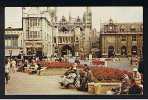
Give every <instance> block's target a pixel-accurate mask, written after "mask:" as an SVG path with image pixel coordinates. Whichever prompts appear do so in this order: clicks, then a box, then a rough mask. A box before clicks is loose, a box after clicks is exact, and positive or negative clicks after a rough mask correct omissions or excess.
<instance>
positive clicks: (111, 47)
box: [108, 46, 115, 57]
mask: <svg viewBox="0 0 148 100" xmlns="http://www.w3.org/2000/svg"><path fill="white" fill-rule="evenodd" d="M114 55H115V53H114V47H113V46H109V47H108V57H114Z"/></svg>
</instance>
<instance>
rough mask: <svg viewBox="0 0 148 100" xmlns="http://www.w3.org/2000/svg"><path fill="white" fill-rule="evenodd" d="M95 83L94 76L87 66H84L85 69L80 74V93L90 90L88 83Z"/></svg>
mask: <svg viewBox="0 0 148 100" xmlns="http://www.w3.org/2000/svg"><path fill="white" fill-rule="evenodd" d="M90 82H94V77H93V74H92V72H91V70H90V68H89V67H88V65H87V64H84V69H83V70H82V71H81V74H80V88H79V90H80V91H87V90H88V83H90Z"/></svg>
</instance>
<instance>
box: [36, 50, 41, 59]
mask: <svg viewBox="0 0 148 100" xmlns="http://www.w3.org/2000/svg"><path fill="white" fill-rule="evenodd" d="M36 57H39V58H42V57H43V51H42V48H37V49H36Z"/></svg>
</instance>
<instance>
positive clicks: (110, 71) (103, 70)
mask: <svg viewBox="0 0 148 100" xmlns="http://www.w3.org/2000/svg"><path fill="white" fill-rule="evenodd" d="M91 70H92V73H93V74H94V77H96V78H97V79H98V80H99V81H113V80H114V81H120V80H121V78H122V77H123V74H127V75H128V76H129V77H130V78H131V77H132V73H131V72H128V71H125V70H119V69H115V68H108V67H92V68H91Z"/></svg>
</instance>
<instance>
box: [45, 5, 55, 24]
mask: <svg viewBox="0 0 148 100" xmlns="http://www.w3.org/2000/svg"><path fill="white" fill-rule="evenodd" d="M47 11H48V13H49V16H50V17H51V20H52V22H56V21H57V15H56V14H57V7H47Z"/></svg>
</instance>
